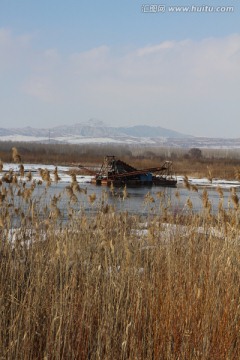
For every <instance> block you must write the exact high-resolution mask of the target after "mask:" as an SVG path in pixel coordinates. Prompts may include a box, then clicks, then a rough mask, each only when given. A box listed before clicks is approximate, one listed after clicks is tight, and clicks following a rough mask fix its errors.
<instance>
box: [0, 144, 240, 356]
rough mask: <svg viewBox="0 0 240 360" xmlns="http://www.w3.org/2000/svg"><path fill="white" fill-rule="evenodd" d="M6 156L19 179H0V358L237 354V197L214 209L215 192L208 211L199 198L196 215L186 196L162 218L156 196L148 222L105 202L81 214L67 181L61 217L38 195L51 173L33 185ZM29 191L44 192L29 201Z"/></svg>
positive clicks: (165, 207) (54, 203) (53, 200)
mask: <svg viewBox="0 0 240 360" xmlns="http://www.w3.org/2000/svg"><path fill="white" fill-rule="evenodd" d="M12 155H13V157H14V158H15V159H14V160H15V161H16V162H19V172H18V173H17V174H16V173H14V172H11V171H10V172H9V173H4V174H3V173H2V176H1V177H0V203H1V207H0V240H1V242H0V255H1V263H0V309H1V316H0V344H1V346H0V358H1V359H84V360H85V359H144V360H146V359H164V360H165V359H218V360H219V359H224V360H225V359H238V358H239V356H240V338H239V331H240V303H239V299H240V278H239V275H240V256H239V254H240V227H239V220H240V208H239V198H238V195H237V192H236V190H234V189H232V190H231V193H230V198H229V201H231V202H232V205H233V206H232V207H231V208H230V207H229V208H228V209H224V208H223V207H222V192H221V188H219V189H218V194H219V208H218V212H217V213H216V214H213V212H212V209H211V203H210V201H209V198H208V193H207V191H204V193H203V195H202V209H201V210H200V211H199V212H198V213H195V212H193V211H192V204H191V198H190V197H189V201H188V204H187V208H186V210H185V212H181V213H179V214H178V213H173V212H172V211H171V202H170V201H169V202H168V203H167V204H166V203H165V202H164V203H163V204H162V206H161V193H159V198H158V199H154V198H153V197H151V196H148V197H146V198H145V202H146V203H148V204H149V208H150V207H151V203H153V202H154V201H159V202H160V205H159V211H158V212H155V213H154V216H153V214H151V212H149V216H148V217H147V218H144V219H143V218H142V217H141V216H138V215H131V214H128V213H127V212H126V211H122V212H120V211H118V212H117V211H116V210H115V209H114V208H113V207H111V206H109V204H108V201H107V198H106V197H103V199H102V202H101V203H100V205H99V209H98V212H97V214H95V215H94V216H91V215H88V214H86V213H85V212H84V211H83V210H81V198H82V197H83V196H84V197H87V199H88V201H89V204H90V205H91V204H93V203H94V202H95V201H96V197H95V196H94V194H91V196H89V195H88V194H86V193H84V192H83V191H82V189H81V187H80V186H79V184H78V183H77V181H76V177H75V176H74V174H73V175H72V182H71V184H70V185H68V187H67V188H66V189H64V191H65V193H66V194H67V196H68V199H69V201H68V203H67V207H66V209H65V210H66V211H67V213H68V219H67V221H66V219H65V220H64V221H63V216H62V212H61V209H60V208H59V207H58V201H59V197H56V196H52V197H49V192H48V190H49V188H50V187H51V186H52V184H53V182H56V183H57V182H58V180H59V179H58V178H59V175H58V172H57V169H55V172H54V174H52V176H50V175H51V174H50V173H49V172H48V171H46V170H44V169H42V171H40V172H41V177H42V179H41V181H39V182H36V181H34V180H32V177H31V174H30V173H28V174H26V173H24V165H23V164H22V163H21V162H22V157H21V156H22V154H21V155H20V154H19V152H18V150H14V151H13V153H12ZM23 176H24V177H23ZM38 186H41V187H43V186H44V188H45V196H41V197H39V198H36V197H33V192H34V190H36V188H37V187H38ZM185 187H186V188H188V187H189V190H191V191H193V190H194V189H191V184H189V182H188V178H187V177H186V178H185ZM60 196H61V195H60ZM125 196H127V192H126V193H125ZM176 196H179V194H178V193H177V192H176ZM46 199H48V202H46ZM123 201H124V199H123ZM73 205H74V206H73ZM76 205H77V206H76ZM14 219H15V220H14ZM16 219H18V226H17V227H16V225H15V221H16Z"/></svg>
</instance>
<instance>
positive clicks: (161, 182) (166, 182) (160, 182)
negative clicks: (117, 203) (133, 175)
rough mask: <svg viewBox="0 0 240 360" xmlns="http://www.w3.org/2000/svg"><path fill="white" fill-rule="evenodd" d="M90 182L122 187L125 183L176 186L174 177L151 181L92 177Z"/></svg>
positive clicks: (130, 184) (136, 185) (131, 184)
mask: <svg viewBox="0 0 240 360" xmlns="http://www.w3.org/2000/svg"><path fill="white" fill-rule="evenodd" d="M91 183H92V184H95V185H105V186H112V185H113V186H114V187H123V186H125V185H127V186H128V187H142V186H149V187H151V186H166V187H176V186H177V180H175V179H165V178H160V179H159V178H157V179H153V180H152V181H141V180H138V179H135V180H134V179H133V180H129V179H128V180H126V181H124V180H109V179H92V180H91Z"/></svg>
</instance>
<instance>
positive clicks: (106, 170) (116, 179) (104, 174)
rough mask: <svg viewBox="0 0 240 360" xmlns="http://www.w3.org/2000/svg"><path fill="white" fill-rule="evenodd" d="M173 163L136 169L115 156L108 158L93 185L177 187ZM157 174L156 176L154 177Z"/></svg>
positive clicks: (168, 162)
mask: <svg viewBox="0 0 240 360" xmlns="http://www.w3.org/2000/svg"><path fill="white" fill-rule="evenodd" d="M171 170H172V163H171V162H170V161H165V162H164V164H163V165H161V166H159V167H154V168H147V169H140V170H139V169H136V168H134V167H133V166H131V165H129V164H126V163H125V162H123V161H121V160H119V159H116V158H115V156H106V157H105V159H104V162H103V164H102V167H101V169H100V171H99V173H98V174H96V176H95V178H94V179H92V183H94V184H96V185H107V186H115V187H122V186H125V185H126V186H128V187H141V186H149V187H151V186H169V187H176V185H177V180H176V179H174V178H173V177H172V175H171ZM153 173H155V174H156V175H153Z"/></svg>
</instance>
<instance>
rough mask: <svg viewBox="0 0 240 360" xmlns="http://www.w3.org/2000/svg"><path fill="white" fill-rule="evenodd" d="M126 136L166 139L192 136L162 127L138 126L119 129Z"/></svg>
mask: <svg viewBox="0 0 240 360" xmlns="http://www.w3.org/2000/svg"><path fill="white" fill-rule="evenodd" d="M118 130H120V131H121V132H122V133H124V134H125V135H129V136H136V137H151V138H155V137H166V138H186V137H190V135H186V134H181V133H179V132H177V131H173V130H169V129H165V128H162V127H160V126H148V125H136V126H131V127H119V128H118Z"/></svg>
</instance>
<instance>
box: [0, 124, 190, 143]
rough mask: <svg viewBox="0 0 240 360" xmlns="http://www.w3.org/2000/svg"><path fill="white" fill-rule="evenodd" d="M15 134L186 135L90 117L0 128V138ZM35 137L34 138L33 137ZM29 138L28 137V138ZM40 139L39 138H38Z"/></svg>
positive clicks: (119, 137)
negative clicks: (42, 126)
mask: <svg viewBox="0 0 240 360" xmlns="http://www.w3.org/2000/svg"><path fill="white" fill-rule="evenodd" d="M15 136H18V137H19V136H22V137H29V138H32V140H33V141H37V138H46V139H49V138H51V139H56V140H58V139H59V138H61V140H62V141H64V138H65V139H66V140H67V138H69V137H71V136H73V137H74V138H75V139H76V137H82V138H109V140H110V138H112V139H113V140H118V141H121V139H122V140H123V139H125V141H127V139H128V140H129V141H131V140H132V141H133V140H135V141H137V139H139V138H158V137H161V138H185V137H188V135H185V134H181V133H178V132H177V131H173V130H169V129H165V128H162V127H160V126H158V127H154V126H147V125H137V126H130V127H112V126H107V125H106V124H105V123H104V122H102V121H100V120H96V119H90V120H89V121H88V122H85V123H78V124H74V125H63V126H55V127H52V128H47V129H37V128H32V127H30V126H28V127H24V128H11V129H3V128H0V140H1V139H2V140H3V138H6V137H9V139H10V138H14V137H15ZM34 138H36V139H34ZM29 140H30V139H29ZM39 140H40V139H39Z"/></svg>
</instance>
